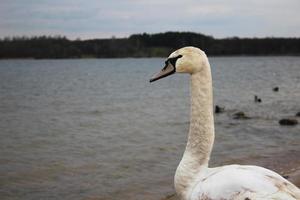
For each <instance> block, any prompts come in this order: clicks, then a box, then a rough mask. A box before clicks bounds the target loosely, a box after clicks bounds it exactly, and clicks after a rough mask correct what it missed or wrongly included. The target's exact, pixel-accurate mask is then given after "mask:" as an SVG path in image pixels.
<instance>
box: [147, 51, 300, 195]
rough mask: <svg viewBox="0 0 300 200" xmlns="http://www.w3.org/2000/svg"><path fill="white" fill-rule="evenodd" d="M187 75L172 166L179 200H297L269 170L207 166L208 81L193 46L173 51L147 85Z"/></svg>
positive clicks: (203, 59) (210, 139)
mask: <svg viewBox="0 0 300 200" xmlns="http://www.w3.org/2000/svg"><path fill="white" fill-rule="evenodd" d="M175 72H178V73H189V74H190V75H191V81H190V90H191V111H190V127H189V134H188V139H187V145H186V149H185V151H184V154H183V157H182V160H181V162H180V164H179V166H178V167H177V170H176V173H175V178H174V183H175V190H176V193H177V194H178V196H179V197H180V199H182V200H263V199H264V200H271V199H272V200H300V189H299V188H297V187H296V186H295V185H293V184H292V183H290V182H289V181H288V180H286V179H284V178H283V177H282V176H280V175H279V174H277V173H276V172H273V171H271V170H268V169H265V168H262V167H258V166H249V165H226V166H221V167H216V168H209V167H208V163H209V158H210V154H211V151H212V147H213V143H214V133H215V131H214V119H213V95H212V78H211V69H210V65H209V62H208V58H207V56H206V55H205V53H204V52H203V51H201V50H200V49H198V48H195V47H184V48H181V49H178V50H176V51H175V52H173V53H172V54H171V55H170V56H169V57H168V58H167V60H166V62H165V67H164V68H163V69H162V70H161V71H160V72H159V73H158V74H156V75H155V76H154V77H153V78H152V79H151V80H150V82H153V81H156V80H158V79H160V78H163V77H166V76H168V75H171V74H174V73H175Z"/></svg>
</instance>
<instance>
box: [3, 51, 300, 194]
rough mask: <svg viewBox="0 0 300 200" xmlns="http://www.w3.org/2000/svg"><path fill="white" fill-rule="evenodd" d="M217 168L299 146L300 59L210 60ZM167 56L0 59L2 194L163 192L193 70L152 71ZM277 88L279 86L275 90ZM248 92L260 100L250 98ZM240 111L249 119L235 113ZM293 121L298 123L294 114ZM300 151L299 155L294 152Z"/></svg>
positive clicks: (180, 141)
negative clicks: (158, 76)
mask: <svg viewBox="0 0 300 200" xmlns="http://www.w3.org/2000/svg"><path fill="white" fill-rule="evenodd" d="M210 62H211V66H212V73H213V81H214V103H215V104H218V105H221V106H225V108H226V112H225V113H223V114H218V115H216V116H215V123H216V141H215V146H214V150H213V154H212V160H211V164H212V165H213V166H215V165H219V164H222V163H228V162H230V161H233V160H237V159H247V158H250V157H251V158H255V157H272V156H276V154H277V153H280V152H283V151H284V152H293V151H296V150H299V145H300V125H298V126H294V127H282V126H280V125H279V124H278V120H279V119H281V118H283V117H294V116H295V114H296V113H297V112H298V111H300V58H299V57H212V58H210ZM163 63H164V59H159V58H153V59H82V60H1V61H0V196H1V199H49V200H52V199H53V200H56V199H66V200H67V199H72V200H74V199H89V200H96V199H160V198H162V197H164V196H166V195H167V194H171V193H172V192H173V191H174V190H173V176H174V172H175V170H176V167H177V165H178V163H179V161H180V159H181V156H182V153H183V150H184V147H185V142H186V137H187V132H188V126H189V124H188V123H189V101H190V99H189V76H188V75H182V74H180V75H173V76H171V77H167V78H165V79H162V80H160V81H157V82H155V83H153V84H150V83H149V78H150V77H151V76H152V75H153V74H154V73H155V72H157V71H158V70H159V69H160V68H161V67H162V66H163ZM275 86H278V87H279V92H273V91H272V88H273V87H275ZM254 95H258V96H259V97H260V98H261V99H262V103H254ZM236 111H244V112H245V113H246V114H247V115H248V116H250V117H252V119H249V120H234V119H233V117H232V114H233V113H234V112H236ZM298 120H300V119H299V118H298ZM299 156H300V155H299Z"/></svg>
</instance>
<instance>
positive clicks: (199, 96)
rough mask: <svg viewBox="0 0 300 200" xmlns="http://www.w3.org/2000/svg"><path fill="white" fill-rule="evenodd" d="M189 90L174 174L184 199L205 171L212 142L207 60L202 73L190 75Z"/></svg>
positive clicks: (212, 120) (212, 131)
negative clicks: (183, 145)
mask: <svg viewBox="0 0 300 200" xmlns="http://www.w3.org/2000/svg"><path fill="white" fill-rule="evenodd" d="M190 90H191V111H190V127H189V135H188V139H187V145H186V149H185V152H184V154H183V158H182V160H181V162H180V164H179V166H178V168H177V170H176V174H175V189H176V192H177V194H179V196H181V197H184V196H185V194H186V193H187V188H189V186H191V185H192V184H193V182H194V178H195V177H196V175H197V174H199V173H201V172H204V171H205V170H206V169H207V168H208V162H209V158H210V154H211V151H212V147H213V143H214V119H213V97H212V78H211V72H210V66H209V63H208V61H207V66H205V67H204V69H203V70H202V71H200V72H197V73H194V74H192V75H191V82H190ZM183 199H184V198H183Z"/></svg>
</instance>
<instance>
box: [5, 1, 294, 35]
mask: <svg viewBox="0 0 300 200" xmlns="http://www.w3.org/2000/svg"><path fill="white" fill-rule="evenodd" d="M299 7H300V1H298V0H286V1H282V0H265V1H260V0H252V1H247V2H241V1H239V0H226V1H225V0H210V1H209V0H186V1H174V0H165V1H161V0H152V1H146V0H123V1H116V0H111V1H104V0H90V1H88V2H87V1H84V0H26V1H11V0H2V2H1V7H0V30H1V32H0V37H4V36H8V35H40V34H47V35H49V34H61V35H67V36H68V37H71V38H77V37H81V38H93V37H111V36H112V35H115V36H127V35H129V34H132V33H141V32H152V33H153V32H163V31H169V30H172V31H195V32H202V33H204V34H210V35H213V36H216V37H228V36H242V37H253V36H256V37H265V36H284V37H288V36H292V37H295V36H298V37H299V36H300V13H299V11H298V8H299Z"/></svg>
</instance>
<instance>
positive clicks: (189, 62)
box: [150, 47, 207, 82]
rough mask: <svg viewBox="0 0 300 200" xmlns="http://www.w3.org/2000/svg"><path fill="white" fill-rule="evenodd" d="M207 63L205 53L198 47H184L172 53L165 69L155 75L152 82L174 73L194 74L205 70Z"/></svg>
mask: <svg viewBox="0 0 300 200" xmlns="http://www.w3.org/2000/svg"><path fill="white" fill-rule="evenodd" d="M206 63H207V57H206V55H205V53H204V51H202V50H200V49H199V48H196V47H183V48H181V49H178V50H176V51H174V52H173V53H171V54H170V55H169V57H168V58H167V59H166V61H165V66H164V68H163V69H162V70H161V71H160V72H158V73H157V74H155V75H154V76H153V77H152V78H151V79H150V82H153V81H156V80H159V79H161V78H164V77H167V76H169V75H171V74H174V73H188V74H194V73H197V72H199V71H201V70H202V69H203V67H205V64H206Z"/></svg>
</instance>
